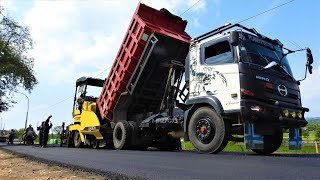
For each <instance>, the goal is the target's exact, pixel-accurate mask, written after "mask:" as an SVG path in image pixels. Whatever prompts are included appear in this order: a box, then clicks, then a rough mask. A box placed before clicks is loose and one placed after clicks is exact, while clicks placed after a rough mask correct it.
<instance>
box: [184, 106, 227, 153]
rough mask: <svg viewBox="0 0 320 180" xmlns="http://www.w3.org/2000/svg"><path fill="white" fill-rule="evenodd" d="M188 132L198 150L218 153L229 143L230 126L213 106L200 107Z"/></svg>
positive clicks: (192, 118) (190, 123)
mask: <svg viewBox="0 0 320 180" xmlns="http://www.w3.org/2000/svg"><path fill="white" fill-rule="evenodd" d="M188 134H189V138H190V141H191V143H192V144H193V146H194V148H195V149H196V150H197V151H198V152H200V153H218V152H220V151H222V150H223V149H224V148H225V146H226V145H227V144H228V141H229V138H230V127H229V123H228V122H227V121H224V120H223V119H222V117H221V116H220V115H219V114H218V113H217V112H216V111H214V110H213V109H212V108H210V107H200V108H199V109H197V110H196V111H195V112H194V113H193V115H192V116H191V118H190V122H189V126H188Z"/></svg>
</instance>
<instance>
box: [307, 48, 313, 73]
mask: <svg viewBox="0 0 320 180" xmlns="http://www.w3.org/2000/svg"><path fill="white" fill-rule="evenodd" d="M312 63H313V56H312V53H311V50H310V49H309V48H307V66H308V70H309V73H310V74H312V65H311V64H312Z"/></svg>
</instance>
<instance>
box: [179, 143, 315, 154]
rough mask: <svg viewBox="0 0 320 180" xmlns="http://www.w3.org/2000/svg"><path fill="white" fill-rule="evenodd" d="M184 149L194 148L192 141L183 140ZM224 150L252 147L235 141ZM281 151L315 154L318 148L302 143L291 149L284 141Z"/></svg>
mask: <svg viewBox="0 0 320 180" xmlns="http://www.w3.org/2000/svg"><path fill="white" fill-rule="evenodd" d="M318 148H319V149H320V144H318ZM182 149H184V150H193V149H194V148H193V146H192V144H191V142H182ZM223 151H224V152H252V151H251V150H250V149H246V147H245V145H244V143H235V142H229V143H228V145H227V146H226V147H225V148H224V150H223ZM276 152H279V153H291V154H315V153H316V148H315V144H314V143H311V144H302V149H300V150H290V149H289V147H288V143H283V144H282V145H281V146H280V148H279V149H278V150H277V151H276Z"/></svg>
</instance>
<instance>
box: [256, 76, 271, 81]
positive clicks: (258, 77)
mask: <svg viewBox="0 0 320 180" xmlns="http://www.w3.org/2000/svg"><path fill="white" fill-rule="evenodd" d="M256 79H260V80H263V81H269V78H266V77H262V76H256Z"/></svg>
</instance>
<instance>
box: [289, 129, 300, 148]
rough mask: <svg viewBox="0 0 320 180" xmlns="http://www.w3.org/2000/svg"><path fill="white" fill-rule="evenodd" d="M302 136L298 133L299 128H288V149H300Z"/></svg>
mask: <svg viewBox="0 0 320 180" xmlns="http://www.w3.org/2000/svg"><path fill="white" fill-rule="evenodd" d="M301 145H302V138H301V135H300V129H299V128H295V129H290V130H289V149H292V150H293V149H301Z"/></svg>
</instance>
